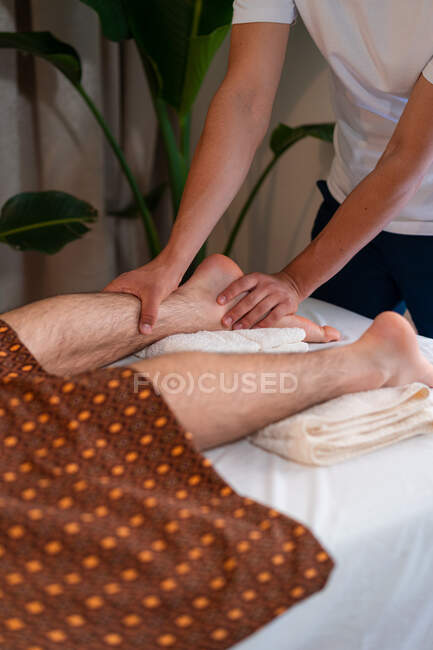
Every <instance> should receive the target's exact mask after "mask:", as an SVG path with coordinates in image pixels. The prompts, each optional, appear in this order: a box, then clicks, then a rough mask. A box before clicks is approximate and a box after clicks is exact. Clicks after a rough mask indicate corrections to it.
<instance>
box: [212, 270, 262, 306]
mask: <svg viewBox="0 0 433 650" xmlns="http://www.w3.org/2000/svg"><path fill="white" fill-rule="evenodd" d="M259 275H260V274H259V273H250V274H249V275H244V276H242V277H241V278H239V280H235V281H234V282H232V283H231V284H229V286H228V287H226V288H225V289H224V291H222V292H221V293H220V294H219V296H218V297H217V302H218V304H220V305H226V304H227V303H229V302H231V301H232V300H234V299H235V298H237V297H238V296H239V295H240V294H241V293H244V292H245V291H251V289H254V287H256V286H257V283H258V280H259Z"/></svg>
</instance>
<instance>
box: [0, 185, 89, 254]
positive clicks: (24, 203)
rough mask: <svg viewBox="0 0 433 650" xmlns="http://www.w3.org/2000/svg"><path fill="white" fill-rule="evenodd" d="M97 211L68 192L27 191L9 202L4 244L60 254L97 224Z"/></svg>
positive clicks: (2, 218) (1, 232)
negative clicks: (59, 252) (91, 226)
mask: <svg viewBox="0 0 433 650" xmlns="http://www.w3.org/2000/svg"><path fill="white" fill-rule="evenodd" d="M97 216H98V213H97V211H96V210H95V209H94V208H93V207H92V206H91V205H90V204H89V203H85V202H84V201H80V200H79V199H76V198H75V197H74V196H71V195H70V194H65V193H64V192H55V191H49V192H25V193H23V194H17V195H16V196H13V197H12V198H11V199H9V201H7V202H6V203H5V205H4V206H3V208H2V211H1V215H0V242H4V243H6V244H9V245H10V246H12V247H13V248H17V249H18V250H22V251H25V250H34V251H39V252H41V253H49V254H53V253H57V252H58V251H59V250H60V249H61V248H63V246H65V245H66V244H68V243H69V242H71V241H74V240H75V239H79V238H80V237H82V236H83V235H85V234H86V232H88V231H89V228H88V227H87V226H86V225H85V224H88V223H93V222H94V221H96V218H97Z"/></svg>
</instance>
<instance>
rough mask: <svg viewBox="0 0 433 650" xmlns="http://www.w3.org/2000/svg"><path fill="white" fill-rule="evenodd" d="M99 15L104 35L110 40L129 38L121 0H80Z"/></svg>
mask: <svg viewBox="0 0 433 650" xmlns="http://www.w3.org/2000/svg"><path fill="white" fill-rule="evenodd" d="M81 2H83V3H84V4H85V5H88V6H89V7H91V8H92V9H94V10H95V11H96V12H97V14H98V15H99V19H100V21H101V27H102V31H103V32H104V36H106V38H108V39H109V40H110V41H124V40H125V39H127V38H130V36H131V33H130V31H129V27H128V19H127V16H126V13H125V10H124V6H123V1H122V0H81Z"/></svg>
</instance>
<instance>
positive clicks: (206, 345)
mask: <svg viewBox="0 0 433 650" xmlns="http://www.w3.org/2000/svg"><path fill="white" fill-rule="evenodd" d="M305 336H306V334H305V331H304V330H303V329H301V328H299V327H285V328H269V329H255V330H235V331H232V330H218V331H216V332H206V331H203V332H196V333H194V334H173V335H172V336H167V338H165V339H161V340H160V341H157V342H156V343H153V344H152V345H149V347H147V348H144V349H143V350H141V351H140V352H137V353H136V354H137V356H139V357H141V358H142V359H153V358H154V357H158V356H160V355H161V354H169V353H170V352H187V351H189V352H192V351H195V352H197V351H198V352H220V353H232V354H233V353H242V354H245V353H254V352H270V353H282V352H307V351H308V343H304V342H303V341H304V339H305Z"/></svg>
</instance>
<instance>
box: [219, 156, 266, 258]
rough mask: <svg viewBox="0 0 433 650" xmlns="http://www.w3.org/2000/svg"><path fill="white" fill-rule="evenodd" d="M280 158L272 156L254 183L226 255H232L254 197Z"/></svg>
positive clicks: (234, 228) (235, 226)
mask: <svg viewBox="0 0 433 650" xmlns="http://www.w3.org/2000/svg"><path fill="white" fill-rule="evenodd" d="M278 158H279V156H274V157H273V158H272V160H271V162H270V163H269V164H268V165H267V167H266V168H265V170H264V172H263V173H262V175H261V176H260V178H259V180H258V181H257V183H256V184H255V185H254V187H253V190H252V192H251V194H250V195H249V197H248V199H247V201H246V202H245V205H244V207H243V208H242V210H241V212H240V214H239V216H238V218H237V220H236V223H235V225H234V226H233V228H232V231H231V233H230V237H229V239H228V242H227V246H226V248H225V250H224V255H230V253H231V252H232V248H233V245H234V243H235V240H236V237H237V235H238V232H239V230H240V228H241V226H242V224H243V222H244V219H245V217H246V215H247V212H248V210H249V209H250V207H251V205H252V203H253V201H254V199H255V198H256V196H257V194H258V192H259V190H260V188H261V186H262V185H263V183H264V182H265V180H266V178H267V177H268V175H269V174H270V173H271V171H272V169H273V167H274V166H275V164H276V163H277V161H278Z"/></svg>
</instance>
